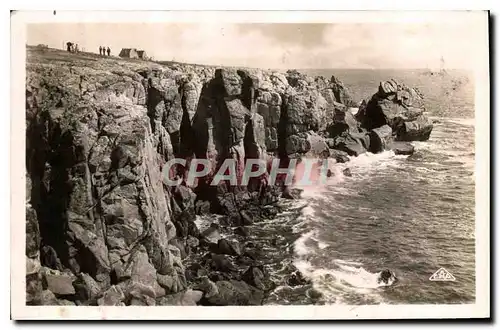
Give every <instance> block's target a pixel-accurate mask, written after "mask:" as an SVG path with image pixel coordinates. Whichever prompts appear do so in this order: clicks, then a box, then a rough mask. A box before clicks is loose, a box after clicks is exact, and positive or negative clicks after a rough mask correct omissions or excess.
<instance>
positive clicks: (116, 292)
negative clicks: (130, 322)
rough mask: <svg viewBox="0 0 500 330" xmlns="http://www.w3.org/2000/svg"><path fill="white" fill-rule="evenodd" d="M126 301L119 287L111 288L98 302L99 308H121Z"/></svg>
mask: <svg viewBox="0 0 500 330" xmlns="http://www.w3.org/2000/svg"><path fill="white" fill-rule="evenodd" d="M124 300H125V294H124V293H123V291H122V289H121V288H120V287H119V286H116V285H113V286H111V287H110V288H109V289H108V290H107V291H106V292H104V295H103V296H102V297H101V298H99V299H98V300H97V304H98V305H99V306H121V304H122V302H123V301H124Z"/></svg>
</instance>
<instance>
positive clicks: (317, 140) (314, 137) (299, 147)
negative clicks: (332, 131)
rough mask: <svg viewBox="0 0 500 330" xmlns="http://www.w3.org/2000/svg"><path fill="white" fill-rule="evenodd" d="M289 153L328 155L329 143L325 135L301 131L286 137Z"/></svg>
mask: <svg viewBox="0 0 500 330" xmlns="http://www.w3.org/2000/svg"><path fill="white" fill-rule="evenodd" d="M285 151H286V153H287V155H293V154H307V156H311V157H328V155H329V153H330V152H329V150H328V145H327V144H326V141H325V139H324V138H323V137H321V136H320V135H318V134H317V133H315V132H312V131H309V132H301V133H298V134H295V135H291V136H289V137H288V138H287V139H286V145H285Z"/></svg>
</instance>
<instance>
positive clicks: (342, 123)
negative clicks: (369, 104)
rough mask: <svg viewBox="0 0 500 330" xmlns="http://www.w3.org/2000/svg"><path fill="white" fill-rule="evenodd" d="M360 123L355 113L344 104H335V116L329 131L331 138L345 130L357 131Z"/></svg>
mask: <svg viewBox="0 0 500 330" xmlns="http://www.w3.org/2000/svg"><path fill="white" fill-rule="evenodd" d="M358 127H359V123H358V121H357V120H356V118H355V117H354V115H353V114H352V113H351V112H350V111H349V110H348V109H347V108H346V107H345V106H344V105H342V104H340V105H338V104H337V103H336V104H335V117H334V118H333V123H332V124H331V125H329V126H328V128H327V131H328V134H329V136H330V137H331V138H334V137H336V136H339V135H341V134H342V133H344V132H355V133H357V132H358V131H359V130H358Z"/></svg>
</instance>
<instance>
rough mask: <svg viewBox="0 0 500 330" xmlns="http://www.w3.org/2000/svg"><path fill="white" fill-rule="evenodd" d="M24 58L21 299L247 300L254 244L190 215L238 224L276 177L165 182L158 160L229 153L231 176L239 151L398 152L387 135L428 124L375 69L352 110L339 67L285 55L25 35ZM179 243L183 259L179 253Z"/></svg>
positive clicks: (250, 300) (405, 136) (269, 196)
mask: <svg viewBox="0 0 500 330" xmlns="http://www.w3.org/2000/svg"><path fill="white" fill-rule="evenodd" d="M26 69H27V72H26V74H27V75H26V135H27V144H26V182H27V188H26V189H27V203H26V233H27V241H26V256H27V273H26V279H27V287H26V290H27V303H28V304H31V305H40V304H42V305H73V304H77V305H148V306H150V305H166V304H169V305H172V304H173V305H175V304H177V305H195V304H205V305H228V304H244V305H245V304H246V305H248V304H261V303H262V299H263V297H264V295H265V293H266V292H268V291H269V290H271V289H272V287H273V286H276V283H268V278H267V275H266V274H265V271H264V270H263V269H262V264H261V263H259V260H258V257H255V255H256V252H255V251H252V250H251V249H250V250H248V249H242V248H241V247H240V244H239V243H238V242H233V241H227V240H224V239H221V238H220V237H219V236H217V231H218V230H222V231H223V230H226V228H219V227H217V226H212V227H210V228H209V230H206V231H204V232H200V230H199V228H197V226H196V224H195V222H194V221H195V218H196V215H197V214H207V213H211V212H212V213H213V212H216V213H219V214H223V215H225V216H226V222H225V227H227V228H229V227H237V229H238V231H237V232H239V233H244V234H245V229H244V228H245V227H244V226H245V225H248V224H251V223H254V222H258V221H261V220H263V219H265V218H272V217H273V216H274V215H275V214H276V213H277V212H278V211H279V209H278V207H277V206H273V205H274V203H275V201H276V200H277V198H278V195H279V193H280V191H279V189H278V188H276V187H270V186H267V184H266V181H265V178H264V179H263V180H257V181H250V185H249V186H248V187H237V188H234V187H228V186H227V185H226V184H225V183H224V182H222V183H221V184H220V185H219V186H217V187H209V186H208V185H207V184H206V182H205V181H203V180H200V181H198V182H197V183H196V184H195V185H193V186H189V187H188V186H186V185H181V186H179V187H168V186H166V185H164V183H163V176H162V169H163V165H164V164H165V162H167V161H168V160H171V159H173V158H174V157H180V158H185V159H187V160H188V161H189V160H190V159H192V158H205V159H208V160H210V161H211V163H212V164H213V166H214V169H217V168H218V166H220V165H221V164H222V162H223V161H224V160H225V159H235V160H236V161H237V173H238V177H239V178H240V177H241V174H242V171H243V167H244V161H245V160H246V159H249V158H259V159H263V160H265V161H270V160H271V159H272V158H274V157H279V158H280V159H282V160H285V161H286V160H287V159H290V158H295V157H296V158H301V157H308V156H312V157H322V158H328V157H332V158H335V159H337V160H338V161H340V160H341V161H346V160H347V159H348V158H346V156H347V155H350V156H355V155H359V154H361V153H363V152H366V151H371V152H381V151H383V150H387V149H391V148H392V149H394V150H395V151H397V150H399V151H400V153H406V154H408V153H411V152H413V149H412V147H411V145H409V144H407V142H394V140H400V141H409V140H425V139H428V138H429V134H430V131H431V130H432V123H431V122H429V120H428V119H427V118H426V117H425V115H424V114H423V110H422V109H420V108H416V107H415V108H413V107H411V103H409V102H410V100H411V99H412V98H414V97H415V96H414V95H412V94H411V92H408V91H411V89H407V88H406V87H405V88H402V87H401V86H402V85H399V84H398V83H396V82H391V83H390V84H389V85H385V84H384V83H383V84H381V87H380V89H379V91H378V92H377V93H376V94H375V95H374V96H373V97H372V99H371V100H370V101H369V102H368V104H366V106H364V107H362V109H361V110H360V112H359V113H358V115H357V116H356V118H355V117H354V116H353V115H352V113H351V112H350V111H349V109H348V108H349V107H351V106H353V105H355V104H354V103H353V101H352V99H351V97H350V96H349V92H348V90H347V89H346V88H345V87H344V86H343V85H342V83H341V82H340V81H339V80H338V79H336V78H335V77H332V78H331V79H325V78H323V77H308V76H306V75H303V74H300V73H299V72H297V71H295V70H290V71H288V72H286V73H280V72H275V71H264V70H257V69H233V68H212V67H203V66H194V65H183V64H169V65H161V64H159V63H153V62H145V61H140V60H128V61H127V60H121V59H116V58H99V57H97V56H95V55H92V54H85V53H79V54H67V53H65V52H61V51H57V50H51V49H43V50H42V49H35V48H28V57H27V67H26ZM172 174H173V175H177V176H179V177H183V176H185V175H186V169H185V168H184V167H182V166H179V167H177V168H175V169H174V171H173V173H172ZM212 174H213V173H212ZM287 195H291V194H288V192H287ZM263 205H267V206H269V207H266V208H264V207H262V206H263ZM214 235H215V236H214ZM241 235H242V237H243V234H241ZM245 235H246V234H245ZM214 237H215V240H214ZM186 258H191V259H190V260H196V262H195V263H194V262H190V263H189V265H190V268H189V269H186V267H185V265H186V262H185V260H186ZM193 265H195V267H194V266H193ZM193 267H194V268H193Z"/></svg>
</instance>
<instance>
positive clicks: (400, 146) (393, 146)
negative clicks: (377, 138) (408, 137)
mask: <svg viewBox="0 0 500 330" xmlns="http://www.w3.org/2000/svg"><path fill="white" fill-rule="evenodd" d="M388 149H389V150H392V151H394V153H395V154H396V155H412V154H413V153H414V152H415V147H414V146H413V145H412V144H411V143H409V142H399V141H393V142H391V143H390V144H389V145H388Z"/></svg>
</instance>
